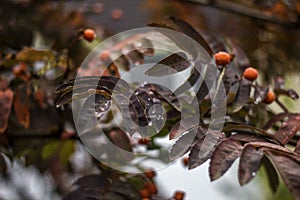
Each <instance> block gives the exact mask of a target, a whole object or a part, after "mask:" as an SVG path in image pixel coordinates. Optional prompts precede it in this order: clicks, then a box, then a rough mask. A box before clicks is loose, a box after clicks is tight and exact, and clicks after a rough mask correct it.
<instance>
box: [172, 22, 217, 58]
mask: <svg viewBox="0 0 300 200" xmlns="http://www.w3.org/2000/svg"><path fill="white" fill-rule="evenodd" d="M169 20H170V21H171V22H172V23H174V24H175V25H176V26H177V27H178V28H179V30H180V31H181V32H182V33H184V34H186V35H188V36H190V37H191V38H193V39H194V40H195V41H196V42H198V43H199V44H200V45H201V46H202V47H203V48H204V49H205V50H206V51H207V53H208V54H209V55H213V52H212V50H211V48H210V46H209V44H208V43H207V42H206V40H205V39H204V38H203V37H202V36H201V35H200V33H199V32H198V31H196V30H195V29H194V28H193V27H192V26H191V25H190V24H188V23H187V22H185V21H183V20H182V19H179V18H176V17H169Z"/></svg>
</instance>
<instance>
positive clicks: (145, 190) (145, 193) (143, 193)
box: [140, 188, 151, 198]
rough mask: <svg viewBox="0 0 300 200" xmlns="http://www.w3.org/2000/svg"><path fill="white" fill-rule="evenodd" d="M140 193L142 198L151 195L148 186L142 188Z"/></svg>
mask: <svg viewBox="0 0 300 200" xmlns="http://www.w3.org/2000/svg"><path fill="white" fill-rule="evenodd" d="M140 195H141V197H142V198H149V197H150V196H151V194H150V191H149V190H148V189H146V188H144V189H142V190H140Z"/></svg>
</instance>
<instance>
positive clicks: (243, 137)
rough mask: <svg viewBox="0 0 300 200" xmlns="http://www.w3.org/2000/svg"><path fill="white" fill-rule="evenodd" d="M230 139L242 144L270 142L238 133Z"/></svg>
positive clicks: (251, 135)
mask: <svg viewBox="0 0 300 200" xmlns="http://www.w3.org/2000/svg"><path fill="white" fill-rule="evenodd" d="M230 138H231V139H234V140H238V141H241V142H268V140H266V139H264V138H262V137H258V136H256V135H253V134H247V133H236V134H234V135H232V136H231V137H230Z"/></svg>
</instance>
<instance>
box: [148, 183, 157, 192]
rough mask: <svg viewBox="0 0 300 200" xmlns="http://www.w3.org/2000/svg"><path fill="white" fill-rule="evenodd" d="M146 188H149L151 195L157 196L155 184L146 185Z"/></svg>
mask: <svg viewBox="0 0 300 200" xmlns="http://www.w3.org/2000/svg"><path fill="white" fill-rule="evenodd" d="M145 188H147V189H148V190H149V192H150V193H151V194H157V188H156V185H155V184H154V183H152V182H149V183H147V184H146V185H145Z"/></svg>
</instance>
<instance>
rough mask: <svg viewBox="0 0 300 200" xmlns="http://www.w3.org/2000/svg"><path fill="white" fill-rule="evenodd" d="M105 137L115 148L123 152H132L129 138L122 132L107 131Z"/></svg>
mask: <svg viewBox="0 0 300 200" xmlns="http://www.w3.org/2000/svg"><path fill="white" fill-rule="evenodd" d="M107 136H108V138H109V139H110V140H111V141H112V143H114V144H115V145H116V146H117V147H119V148H121V149H123V150H125V151H128V152H132V146H131V144H130V141H129V138H128V136H127V135H126V133H124V132H123V131H122V130H112V131H109V133H108V134H107Z"/></svg>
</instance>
